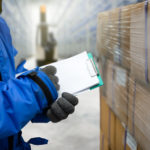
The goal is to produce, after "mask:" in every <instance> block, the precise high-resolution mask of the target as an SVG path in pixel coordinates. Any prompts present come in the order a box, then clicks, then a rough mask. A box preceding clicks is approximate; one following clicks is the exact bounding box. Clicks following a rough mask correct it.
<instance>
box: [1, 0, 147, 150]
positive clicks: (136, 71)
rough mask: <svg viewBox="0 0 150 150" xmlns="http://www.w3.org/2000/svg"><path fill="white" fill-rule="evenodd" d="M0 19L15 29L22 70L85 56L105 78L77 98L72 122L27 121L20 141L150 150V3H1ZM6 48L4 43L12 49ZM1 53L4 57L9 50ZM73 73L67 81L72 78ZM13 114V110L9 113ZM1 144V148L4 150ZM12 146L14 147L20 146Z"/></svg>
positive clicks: (38, 148)
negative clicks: (90, 58)
mask: <svg viewBox="0 0 150 150" xmlns="http://www.w3.org/2000/svg"><path fill="white" fill-rule="evenodd" d="M0 1H1V0H0ZM2 18H3V19H4V20H5V21H6V23H7V25H8V27H9V29H10V34H11V36H12V45H13V46H14V48H15V49H16V50H17V51H18V53H17V55H15V67H16V68H17V67H18V65H19V64H20V63H21V62H22V61H24V60H26V63H25V64H24V67H25V68H26V69H27V70H32V69H35V68H36V69H39V67H41V66H45V65H48V64H52V65H53V64H56V63H59V62H63V60H69V59H68V58H73V57H75V56H78V55H80V54H83V53H84V52H85V51H86V53H87V54H89V53H90V54H92V56H93V57H92V65H93V64H94V66H96V67H94V71H95V72H96V75H95V77H97V78H98V79H99V75H100V77H101V79H102V81H103V85H102V84H101V86H97V88H94V89H93V87H86V89H84V90H81V91H80V92H79V93H77V94H73V95H75V96H76V97H77V98H78V100H79V103H78V105H77V106H76V107H75V111H74V113H73V114H72V115H69V116H68V118H67V119H66V118H65V119H63V120H62V121H60V122H58V123H53V122H52V121H51V119H49V121H48V122H47V123H33V122H32V120H31V121H30V120H29V121H28V122H27V123H26V124H25V123H23V124H25V125H23V126H22V127H21V130H22V136H23V138H24V141H25V142H28V141H29V142H28V144H29V143H30V142H31V143H30V146H29V147H30V148H31V149H33V150H49V149H51V150H58V149H64V150H76V149H78V150H149V147H150V144H149V143H150V127H149V123H150V122H149V121H150V119H149V118H150V111H149V107H150V103H149V96H150V43H149V40H150V1H149V0H112V1H110V0H61V1H60V0H3V1H2V13H1V17H0V19H2ZM0 22H1V21H0ZM0 24H2V23H0ZM2 27H3V26H2V25H0V28H1V29H0V40H2V42H3V37H2V36H3V34H4V35H6V36H7V34H8V33H5V32H4V31H5V29H2ZM1 35H2V36H1ZM0 44H1V43H0ZM7 44H8V45H9V43H7V42H6V43H5V44H4V45H5V46H6V47H7ZM0 46H1V45H0ZM2 48H3V47H2V46H1V47H0V50H1V51H2ZM2 53H4V57H6V55H5V52H3V51H2ZM0 55H1V54H0ZM88 56H89V55H88ZM0 57H2V56H0ZM5 59H9V57H8V58H5ZM81 60H82V59H81ZM81 60H78V61H81ZM82 61H83V60H82ZM2 62H3V61H2ZM93 62H94V63H93ZM0 63H1V59H0ZM78 63H80V62H78ZM59 64H61V63H59ZM62 64H63V63H62ZM4 65H5V64H3V65H2V66H4ZM81 66H82V65H81ZM81 66H80V67H81ZM63 67H64V66H63V65H62V67H61V69H62V70H63V69H64V68H63ZM80 67H79V68H80ZM56 69H57V68H56ZM71 69H72V70H75V69H76V68H75V67H74V66H72V68H71ZM71 69H70V70H68V72H67V73H66V74H64V75H63V76H68V75H71V72H72V71H71ZM64 70H65V69H64ZM24 71H25V70H24ZM24 71H21V72H24ZM0 72H2V71H0ZM8 72H10V70H8ZM82 73H83V70H82V68H81V70H79V71H78V72H75V75H74V76H75V78H78V77H79V74H82ZM19 76H21V75H20V74H16V77H15V79H16V78H17V79H20V77H19ZM23 76H24V75H23ZM21 77H22V76H21ZM0 78H1V77H0ZM2 78H3V74H2ZM58 78H59V77H58ZM15 79H14V80H15ZM63 79H64V78H63ZM74 80H76V79H74ZM8 81H9V80H8ZM60 81H61V80H60ZM0 82H1V81H0ZM67 82H68V83H69V82H71V81H70V80H69V79H68V80H67ZM72 82H73V81H72ZM58 83H59V81H58ZM60 83H61V82H60ZM2 84H3V83H2ZM77 84H78V85H79V86H80V87H81V86H83V84H84V81H82V80H79V79H78V83H77ZM62 86H63V85H62ZM74 86H75V85H72V86H70V87H69V89H73V88H74ZM60 88H61V84H60ZM65 92H67V91H65ZM2 93H4V92H2ZM0 96H1V95H0ZM14 96H15V94H14ZM16 97H17V95H16ZM6 99H7V98H6ZM58 99H59V98H58ZM58 99H56V101H57V100H58ZM18 100H19V99H18ZM27 100H28V99H27ZM9 104H10V105H11V103H10V102H9ZM0 105H1V103H0ZM16 105H17V103H16ZM0 107H1V106H0ZM7 107H8V106H6V107H5V108H6V109H7ZM27 108H28V106H27ZM50 108H52V106H51V107H50ZM22 109H23V108H22ZM29 109H30V108H29ZM11 111H12V110H8V114H9V113H10V112H11ZM22 111H24V110H22ZM44 111H45V110H44ZM16 112H17V113H18V114H19V112H18V111H16ZM2 115H3V113H2V114H1V115H0V116H1V117H0V126H1V124H2V123H1V118H3V116H2ZM9 115H10V114H9ZM9 115H8V116H9ZM11 115H12V114H11ZM11 115H10V116H11ZM4 117H5V116H4ZM19 117H21V113H20V116H19ZM13 122H16V120H13ZM7 123H8V124H9V121H8V122H7ZM17 125H18V124H17ZM16 128H17V127H16ZM0 130H1V127H0ZM0 132H1V133H3V131H0ZM0 135H1V134H0ZM11 136H12V137H13V136H14V135H11ZM14 137H15V136H14ZM35 137H41V138H44V139H46V140H45V141H46V142H45V143H42V141H43V140H42V139H41V138H40V139H36V140H34V142H32V140H30V139H31V138H35ZM2 140H3V139H2ZM47 140H48V143H47ZM0 143H1V139H0ZM46 143H47V144H46ZM37 144H38V145H37ZM40 144H41V145H40ZM1 147H2V146H1V144H0V150H3V148H1ZM12 147H13V148H12V150H14V149H15V148H14V147H15V146H14V145H13V146H12ZM24 149H25V148H24ZM26 149H27V147H26ZM4 150H5V149H4ZM6 150H7V149H6ZM20 150H21V148H20ZM27 150H29V149H27Z"/></svg>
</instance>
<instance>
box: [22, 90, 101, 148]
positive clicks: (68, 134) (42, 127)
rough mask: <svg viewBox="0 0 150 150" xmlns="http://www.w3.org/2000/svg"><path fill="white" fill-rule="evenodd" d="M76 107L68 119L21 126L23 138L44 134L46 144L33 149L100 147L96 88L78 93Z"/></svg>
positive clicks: (97, 91)
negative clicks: (22, 127) (59, 121)
mask: <svg viewBox="0 0 150 150" xmlns="http://www.w3.org/2000/svg"><path fill="white" fill-rule="evenodd" d="M78 97H79V101H80V102H79V105H78V107H77V108H76V111H75V113H74V114H73V115H71V116H70V117H69V118H68V119H67V120H65V121H62V122H61V123H57V124H53V123H49V124H31V123H29V124H28V125H27V126H26V127H25V128H24V129H23V136H24V138H25V140H28V139H29V138H31V137H39V136H41V137H44V138H47V139H48V140H49V144H48V145H44V146H38V147H37V146H33V145H32V149H33V150H59V149H63V150H98V149H99V141H100V140H99V133H100V131H99V89H95V90H93V91H86V92H84V93H81V94H80V95H79V96H78Z"/></svg>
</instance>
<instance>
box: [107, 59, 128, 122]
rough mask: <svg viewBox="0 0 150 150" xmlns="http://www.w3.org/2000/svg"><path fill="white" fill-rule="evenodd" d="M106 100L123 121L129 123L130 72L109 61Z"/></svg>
mask: <svg viewBox="0 0 150 150" xmlns="http://www.w3.org/2000/svg"><path fill="white" fill-rule="evenodd" d="M107 62H108V63H107V68H106V70H107V71H106V73H107V74H106V77H107V78H106V81H105V84H106V85H105V88H106V89H105V90H106V98H107V99H106V101H107V103H108V105H109V106H110V108H111V109H112V110H113V111H114V113H115V114H116V115H117V116H118V117H119V119H120V120H121V121H123V122H124V123H125V124H127V113H128V72H127V70H125V69H123V68H121V67H119V66H117V65H114V63H113V62H112V61H107Z"/></svg>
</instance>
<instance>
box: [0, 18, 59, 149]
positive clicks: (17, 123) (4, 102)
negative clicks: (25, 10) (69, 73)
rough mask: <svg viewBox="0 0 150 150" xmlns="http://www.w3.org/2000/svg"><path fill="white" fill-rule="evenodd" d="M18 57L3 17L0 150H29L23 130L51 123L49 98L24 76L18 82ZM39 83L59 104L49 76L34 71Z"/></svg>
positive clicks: (0, 20)
mask: <svg viewBox="0 0 150 150" xmlns="http://www.w3.org/2000/svg"><path fill="white" fill-rule="evenodd" d="M16 54H17V51H16V49H15V48H14V47H13V45H12V39H11V35H10V30H9V28H8V26H7V24H6V22H5V21H4V19H3V18H2V17H0V150H30V145H29V144H28V143H25V142H24V140H23V138H22V136H21V129H22V128H23V127H24V126H25V125H26V124H27V123H28V122H29V121H31V120H32V121H33V122H48V121H49V120H48V118H46V116H45V114H44V111H43V110H44V108H46V107H47V105H48V101H47V98H46V96H45V94H44V92H43V90H42V89H41V87H40V86H39V85H38V84H37V83H36V82H34V81H33V80H32V79H31V78H29V77H28V76H27V74H28V73H25V74H24V75H23V76H20V77H19V78H15V76H16V73H18V71H19V72H20V71H23V69H22V67H21V65H20V66H19V68H18V70H16V69H15V62H14V56H15V55H16ZM35 71H36V72H37V75H38V76H39V77H40V79H41V80H42V81H43V82H44V83H45V85H46V86H47V87H48V89H49V91H50V92H51V96H52V99H53V100H56V99H57V97H58V95H57V91H56V89H55V87H54V85H53V84H52V82H51V81H50V80H49V78H48V77H47V75H46V74H45V73H43V72H42V71H39V70H38V69H36V70H35Z"/></svg>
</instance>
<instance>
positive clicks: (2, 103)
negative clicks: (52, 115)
mask: <svg viewBox="0 0 150 150" xmlns="http://www.w3.org/2000/svg"><path fill="white" fill-rule="evenodd" d="M37 76H38V77H39V78H40V79H41V80H42V81H43V82H44V83H45V85H46V86H47V87H48V89H49V91H47V92H50V93H51V96H52V100H53V101H54V100H56V99H57V91H56V88H55V87H54V85H53V83H52V82H51V80H49V78H48V76H47V75H46V74H45V73H43V72H41V71H37ZM47 106H48V100H47V98H46V96H45V93H44V92H43V89H41V87H40V86H39V85H38V84H37V83H36V82H35V81H33V80H32V79H31V78H29V77H28V76H27V74H25V75H24V76H21V77H19V78H18V79H10V80H8V82H3V81H1V82H0V138H5V137H8V136H11V135H13V134H16V133H18V132H19V131H20V130H21V129H22V128H23V127H24V126H25V125H26V124H27V123H28V122H29V121H30V120H31V119H32V118H34V117H35V116H36V114H40V113H42V112H43V109H45V108H46V107H47Z"/></svg>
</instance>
